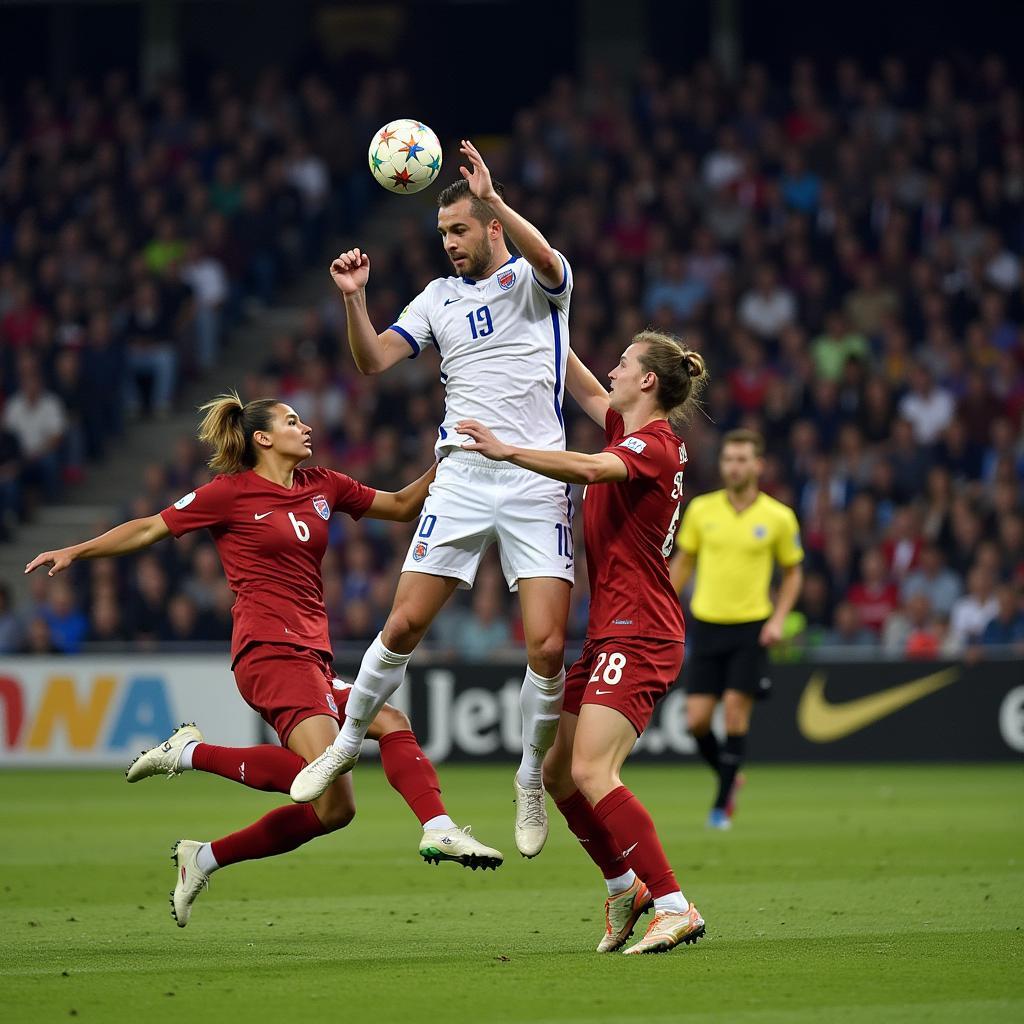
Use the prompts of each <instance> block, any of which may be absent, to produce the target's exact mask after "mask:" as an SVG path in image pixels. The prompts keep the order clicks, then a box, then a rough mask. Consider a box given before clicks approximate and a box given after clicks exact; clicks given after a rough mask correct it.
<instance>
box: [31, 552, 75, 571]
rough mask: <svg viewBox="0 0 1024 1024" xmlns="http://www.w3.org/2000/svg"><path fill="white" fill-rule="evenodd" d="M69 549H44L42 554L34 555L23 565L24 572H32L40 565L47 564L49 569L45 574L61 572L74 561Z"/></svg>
mask: <svg viewBox="0 0 1024 1024" xmlns="http://www.w3.org/2000/svg"><path fill="white" fill-rule="evenodd" d="M70 550H71V549H70V548H61V550H60V551H44V552H42V554H39V555H36V557H35V558H33V559H32V561H31V562H29V563H28V565H26V566H25V574H26V575H28V574H29V573H30V572H34V571H35V570H36V569H38V568H39V566H41V565H49V566H50V571H49V572H48V573H47V574H46V575H47V576H56V575H57V573H59V572H63V571H64V570H65V569H66V568H67V567H68V566H69V565H70V564H71V563H72V562H73V561H74V558H73V557H72V556H71V554H70Z"/></svg>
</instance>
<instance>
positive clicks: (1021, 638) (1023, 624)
mask: <svg viewBox="0 0 1024 1024" xmlns="http://www.w3.org/2000/svg"><path fill="white" fill-rule="evenodd" d="M996 600H997V601H998V603H999V611H998V612H997V613H996V614H995V616H994V617H993V618H992V619H990V620H989V622H988V624H987V625H986V626H985V628H984V629H983V630H982V632H981V636H980V637H979V638H978V643H979V644H980V645H981V646H982V647H1005V648H1008V649H1009V651H1012V653H1013V654H1014V655H1017V656H1020V655H1021V654H1024V606H1022V604H1024V603H1022V600H1021V592H1020V591H1019V589H1018V588H1017V587H1016V586H1014V585H1013V584H1010V583H1003V584H1002V585H1000V587H999V588H998V589H997V591H996ZM1009 651H1008V652H1007V653H1009Z"/></svg>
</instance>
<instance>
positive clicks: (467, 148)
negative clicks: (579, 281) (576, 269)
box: [459, 139, 567, 291]
mask: <svg viewBox="0 0 1024 1024" xmlns="http://www.w3.org/2000/svg"><path fill="white" fill-rule="evenodd" d="M460 151H461V152H462V155H463V156H465V158H466V159H467V160H468V161H469V167H459V171H460V172H461V174H462V176H463V177H464V178H465V179H466V181H468V182H469V190H470V192H472V193H473V195H475V196H476V197H477V199H479V200H480V201H481V202H482V203H486V204H487V206H488V207H489V208H490V210H491V213H493V214H494V216H495V218H496V219H497V220H498V222H499V223H500V224H501V226H502V228H503V230H504V232H505V234H506V236H507V237H508V238H510V239H511V240H512V243H513V245H515V247H516V248H517V249H518V250H519V251H520V252H521V253H522V254H523V259H525V260H526V262H527V263H529V264H530V266H531V267H533V270H534V273H535V274H536V275H537V279H538V280H539V281H540V283H541V284H542V285H544V287H545V288H547V289H548V290H550V291H558V290H560V289H561V287H562V285H563V284H564V283H565V275H566V273H567V271H566V269H565V266H564V265H563V263H562V260H561V258H560V257H559V255H558V253H557V252H555V250H554V249H552V248H551V246H550V245H549V244H548V240H547V239H546V238H545V237H544V236H543V235H542V234H541V233H540V231H539V230H538V229H537V228H536V227H534V226H533V225H532V224H531V223H530V222H529V221H528V220H527V219H526V218H525V217H522V216H520V215H519V214H518V213H516V211H515V210H513V209H512V207H511V206H509V205H508V203H506V202H505V200H504V199H502V198H501V196H499V195H498V193H497V192H496V191H495V190H494V183H493V182H492V181H491V172H490V171H489V170H488V169H487V164H485V163H484V159H483V157H482V156H481V155H480V152H479V150H477V148H476V146H474V145H473V143H472V142H470V141H469V140H468V139H463V140H462V145H461V146H460Z"/></svg>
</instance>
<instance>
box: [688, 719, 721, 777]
mask: <svg viewBox="0 0 1024 1024" xmlns="http://www.w3.org/2000/svg"><path fill="white" fill-rule="evenodd" d="M693 738H694V740H695V741H696V743H697V750H698V752H699V753H700V756H701V757H703V758H704V760H705V761H707V763H708V764H709V765H711V770H712V771H713V772H715V773H717V772H718V771H719V764H718V756H719V751H720V747H719V744H718V737H717V736H716V735H715V734H714V733H713V732H712V731H711V730H710V729H708V731H707V732H706V733H704V735H703V736H698V735H697V734H696V733H693Z"/></svg>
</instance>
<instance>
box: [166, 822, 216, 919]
mask: <svg viewBox="0 0 1024 1024" xmlns="http://www.w3.org/2000/svg"><path fill="white" fill-rule="evenodd" d="M202 845H203V844H202V843H197V842H196V841H195V840H194V839H179V840H178V841H177V842H176V843H175V844H174V846H173V847H172V848H171V860H172V861H174V867H175V870H176V871H177V876H178V877H177V879H176V881H175V883H174V891H173V892H172V893H171V917H173V918H174V920H175V922H176V923H177V925H178V927H179V928H184V927H185V925H187V924H188V922H189V918H191V917H192V904H193V903H195V901H196V897H197V896H198V895H199V894H200V893H201V892H202V891H203V890H204V889H208V888H209V887H210V877H209V875H207V874H205V872H203V871H201V870H200V869H199V865H198V864H197V863H196V855H197V854H198V853H199V848H200V847H201V846H202Z"/></svg>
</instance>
